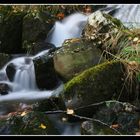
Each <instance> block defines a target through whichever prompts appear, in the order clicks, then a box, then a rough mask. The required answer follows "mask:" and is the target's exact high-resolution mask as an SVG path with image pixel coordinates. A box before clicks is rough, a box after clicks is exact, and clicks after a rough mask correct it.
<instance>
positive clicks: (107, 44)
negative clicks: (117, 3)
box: [82, 11, 126, 53]
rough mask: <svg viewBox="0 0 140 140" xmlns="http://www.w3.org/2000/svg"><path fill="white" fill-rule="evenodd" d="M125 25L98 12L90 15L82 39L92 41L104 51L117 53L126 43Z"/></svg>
mask: <svg viewBox="0 0 140 140" xmlns="http://www.w3.org/2000/svg"><path fill="white" fill-rule="evenodd" d="M124 29H126V28H125V27H124V25H123V24H122V23H121V22H120V20H118V19H116V18H114V17H112V16H110V15H108V14H105V13H103V12H101V11H96V12H94V13H93V14H91V15H89V17H88V21H87V24H86V26H85V28H84V30H83V32H82V37H83V38H85V39H86V40H90V41H92V42H93V44H95V45H96V46H98V47H100V48H101V49H103V50H108V51H112V52H113V53H116V52H117V51H118V50H119V49H120V48H121V47H122V46H121V45H122V42H123V41H125V39H124V38H125V37H126V35H125V32H124Z"/></svg>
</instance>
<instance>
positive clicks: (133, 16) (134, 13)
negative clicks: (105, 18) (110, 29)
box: [103, 4, 140, 28]
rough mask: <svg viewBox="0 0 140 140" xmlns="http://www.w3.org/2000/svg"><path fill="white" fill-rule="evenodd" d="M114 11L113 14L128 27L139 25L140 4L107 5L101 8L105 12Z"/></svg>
mask: <svg viewBox="0 0 140 140" xmlns="http://www.w3.org/2000/svg"><path fill="white" fill-rule="evenodd" d="M115 9H116V12H115V14H114V15H113V16H114V17H115V18H118V19H120V20H121V21H122V22H123V24H124V25H125V26H127V27H129V28H136V27H140V5H139V4H136V5H131V4H127V5H108V6H107V7H106V8H103V11H104V12H106V13H109V12H111V11H112V10H115Z"/></svg>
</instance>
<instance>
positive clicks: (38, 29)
mask: <svg viewBox="0 0 140 140" xmlns="http://www.w3.org/2000/svg"><path fill="white" fill-rule="evenodd" d="M47 16H48V15H46V17H47ZM52 27H53V23H52V22H48V21H47V19H46V18H45V17H44V16H41V14H40V12H38V15H36V16H33V15H30V14H27V15H26V16H25V17H24V20H23V28H22V31H23V32H22V41H23V48H25V49H26V51H27V52H28V53H34V54H35V53H37V52H33V50H35V49H36V46H38V44H40V45H39V48H40V49H39V48H38V50H39V51H40V50H41V49H42V47H43V45H42V43H43V42H44V41H45V39H46V37H47V34H48V32H49V31H50V29H51V28H52ZM46 49H48V48H47V47H46Z"/></svg>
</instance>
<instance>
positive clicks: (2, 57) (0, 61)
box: [0, 53, 11, 69]
mask: <svg viewBox="0 0 140 140" xmlns="http://www.w3.org/2000/svg"><path fill="white" fill-rule="evenodd" d="M10 59H11V56H10V55H8V54H5V53H0V69H1V68H2V67H3V66H4V65H5V64H6V63H7V62H8V61H9V60H10Z"/></svg>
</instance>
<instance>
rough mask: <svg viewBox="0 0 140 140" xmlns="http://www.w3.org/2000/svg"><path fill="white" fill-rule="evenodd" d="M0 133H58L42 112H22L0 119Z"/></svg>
mask: <svg viewBox="0 0 140 140" xmlns="http://www.w3.org/2000/svg"><path fill="white" fill-rule="evenodd" d="M0 128H3V129H0V130H1V131H0V134H5V135H6V134H9V135H58V134H59V131H58V129H57V128H56V127H55V126H54V125H53V123H52V122H51V121H50V120H49V119H48V117H47V116H46V114H44V113H43V112H33V111H31V112H23V113H17V114H15V115H11V116H9V117H8V119H3V120H1V121H0Z"/></svg>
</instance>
